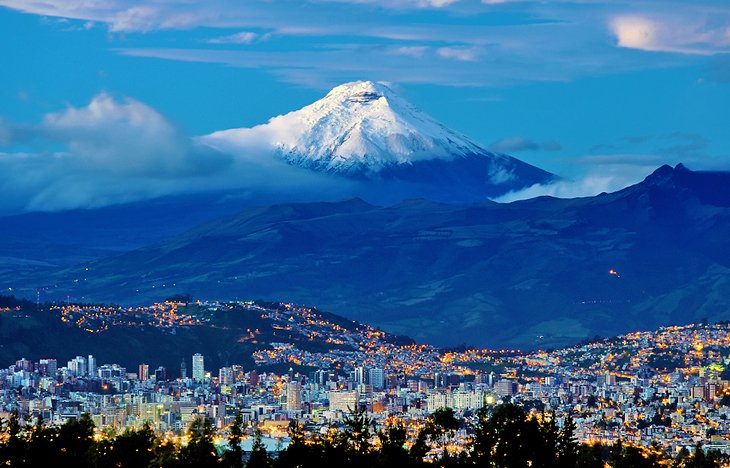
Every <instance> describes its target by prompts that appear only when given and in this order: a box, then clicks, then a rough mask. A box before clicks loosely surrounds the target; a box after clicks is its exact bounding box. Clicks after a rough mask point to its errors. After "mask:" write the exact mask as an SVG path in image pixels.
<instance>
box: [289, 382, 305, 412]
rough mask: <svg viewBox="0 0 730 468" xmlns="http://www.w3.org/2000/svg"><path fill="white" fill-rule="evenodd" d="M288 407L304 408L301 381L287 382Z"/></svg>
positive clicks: (292, 409) (297, 409)
mask: <svg viewBox="0 0 730 468" xmlns="http://www.w3.org/2000/svg"><path fill="white" fill-rule="evenodd" d="M286 409H287V410H289V411H299V410H300V409H302V384H300V383H299V382H289V383H287V384H286Z"/></svg>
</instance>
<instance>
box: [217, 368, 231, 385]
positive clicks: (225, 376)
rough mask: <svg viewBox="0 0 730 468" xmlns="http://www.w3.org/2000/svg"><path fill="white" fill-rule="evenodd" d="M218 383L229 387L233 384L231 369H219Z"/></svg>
mask: <svg viewBox="0 0 730 468" xmlns="http://www.w3.org/2000/svg"><path fill="white" fill-rule="evenodd" d="M218 381H219V382H220V384H221V385H231V384H232V383H233V369H232V368H230V367H221V368H220V370H219V371H218Z"/></svg>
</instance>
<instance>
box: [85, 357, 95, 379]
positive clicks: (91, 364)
mask: <svg viewBox="0 0 730 468" xmlns="http://www.w3.org/2000/svg"><path fill="white" fill-rule="evenodd" d="M86 373H87V374H88V375H89V377H95V376H96V358H95V357H94V356H92V355H91V354H89V359H88V360H87V361H86Z"/></svg>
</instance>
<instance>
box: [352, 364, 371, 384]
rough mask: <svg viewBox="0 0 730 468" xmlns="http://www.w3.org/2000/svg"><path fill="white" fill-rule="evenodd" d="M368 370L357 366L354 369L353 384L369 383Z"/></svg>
mask: <svg viewBox="0 0 730 468" xmlns="http://www.w3.org/2000/svg"><path fill="white" fill-rule="evenodd" d="M369 380H370V373H369V369H368V368H367V367H365V366H359V367H356V368H355V383H357V384H367V383H370V382H369Z"/></svg>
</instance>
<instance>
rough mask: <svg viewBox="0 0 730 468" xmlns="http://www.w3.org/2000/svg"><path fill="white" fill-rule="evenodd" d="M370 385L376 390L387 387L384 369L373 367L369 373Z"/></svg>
mask: <svg viewBox="0 0 730 468" xmlns="http://www.w3.org/2000/svg"><path fill="white" fill-rule="evenodd" d="M369 379H370V384H371V385H372V386H373V389H374V390H382V389H383V388H384V387H385V376H384V375H383V369H380V368H378V367H373V368H372V369H370V373H369Z"/></svg>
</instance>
